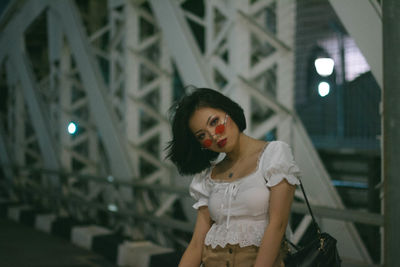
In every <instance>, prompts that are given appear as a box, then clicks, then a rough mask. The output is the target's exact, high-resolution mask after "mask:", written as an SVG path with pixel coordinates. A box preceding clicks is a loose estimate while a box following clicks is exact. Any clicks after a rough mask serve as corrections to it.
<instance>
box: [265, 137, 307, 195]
mask: <svg viewBox="0 0 400 267" xmlns="http://www.w3.org/2000/svg"><path fill="white" fill-rule="evenodd" d="M270 145H273V147H272V148H271V149H272V151H271V152H272V153H271V156H270V157H266V158H264V159H263V162H262V163H263V166H262V168H263V176H264V179H265V181H266V183H267V186H268V187H272V186H275V185H277V184H279V183H280V182H281V181H282V180H283V179H286V180H287V181H288V182H289V184H292V185H298V184H300V181H299V177H300V169H299V167H298V166H297V165H296V162H295V161H294V159H293V154H292V150H291V148H290V146H289V145H288V144H286V143H285V142H282V141H275V142H273V143H271V144H270Z"/></svg>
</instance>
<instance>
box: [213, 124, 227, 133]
mask: <svg viewBox="0 0 400 267" xmlns="http://www.w3.org/2000/svg"><path fill="white" fill-rule="evenodd" d="M224 131H225V125H224V124H220V125H218V126H217V127H215V134H222V133H223V132H224Z"/></svg>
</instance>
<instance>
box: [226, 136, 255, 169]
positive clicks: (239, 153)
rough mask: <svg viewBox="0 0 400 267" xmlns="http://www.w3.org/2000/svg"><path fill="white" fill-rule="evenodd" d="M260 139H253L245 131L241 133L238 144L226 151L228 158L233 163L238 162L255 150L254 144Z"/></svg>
mask: <svg viewBox="0 0 400 267" xmlns="http://www.w3.org/2000/svg"><path fill="white" fill-rule="evenodd" d="M257 141H258V140H256V139H253V138H251V137H249V136H247V135H245V134H244V133H240V135H239V138H238V141H237V144H236V146H235V147H234V148H233V150H232V151H230V152H227V153H226V160H227V161H230V162H232V163H235V162H237V161H238V160H240V159H242V158H243V157H245V156H247V155H248V154H249V153H251V151H253V150H254V145H253V144H255V143H256V142H257Z"/></svg>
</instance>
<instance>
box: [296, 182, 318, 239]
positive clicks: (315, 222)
mask: <svg viewBox="0 0 400 267" xmlns="http://www.w3.org/2000/svg"><path fill="white" fill-rule="evenodd" d="M300 188H301V191H302V192H303V196H304V200H305V201H306V204H307V208H308V211H309V212H310V215H311V219H312V222H313V224H314V227H315V229H316V230H317V233H318V234H321V229H320V228H319V225H318V223H317V221H316V220H315V218H314V214H313V212H312V210H311V207H310V203H309V202H308V198H307V195H306V192H305V190H304V186H303V183H302V182H301V180H300Z"/></svg>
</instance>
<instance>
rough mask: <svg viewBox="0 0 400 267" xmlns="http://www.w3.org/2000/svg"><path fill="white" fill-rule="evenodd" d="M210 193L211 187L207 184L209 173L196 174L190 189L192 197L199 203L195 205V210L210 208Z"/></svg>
mask: <svg viewBox="0 0 400 267" xmlns="http://www.w3.org/2000/svg"><path fill="white" fill-rule="evenodd" d="M210 191H211V187H210V184H209V183H208V182H207V172H206V171H203V172H201V173H198V174H196V175H195V176H194V177H193V180H192V182H191V184H190V187H189V193H190V196H191V197H192V198H194V199H195V200H196V201H197V202H196V203H194V205H193V208H195V209H198V208H200V207H201V206H208V197H209V195H210Z"/></svg>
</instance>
